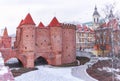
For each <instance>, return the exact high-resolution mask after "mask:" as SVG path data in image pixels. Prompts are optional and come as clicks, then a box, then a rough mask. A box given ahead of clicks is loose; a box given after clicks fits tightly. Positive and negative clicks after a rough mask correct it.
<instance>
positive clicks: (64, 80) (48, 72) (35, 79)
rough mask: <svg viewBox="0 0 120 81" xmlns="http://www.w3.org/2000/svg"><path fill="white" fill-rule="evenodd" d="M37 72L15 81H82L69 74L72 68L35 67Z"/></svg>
mask: <svg viewBox="0 0 120 81" xmlns="http://www.w3.org/2000/svg"><path fill="white" fill-rule="evenodd" d="M37 67H38V70H36V71H31V72H28V73H25V74H22V75H21V76H18V77H16V78H15V80H16V81H84V80H81V79H78V78H76V77H74V76H72V74H71V69H72V68H58V67H49V66H37Z"/></svg>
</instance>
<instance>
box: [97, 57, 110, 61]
mask: <svg viewBox="0 0 120 81" xmlns="http://www.w3.org/2000/svg"><path fill="white" fill-rule="evenodd" d="M99 60H111V58H109V57H99Z"/></svg>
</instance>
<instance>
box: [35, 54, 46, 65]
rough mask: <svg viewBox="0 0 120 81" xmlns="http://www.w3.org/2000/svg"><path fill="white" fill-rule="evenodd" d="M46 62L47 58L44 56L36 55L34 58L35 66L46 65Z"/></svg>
mask: <svg viewBox="0 0 120 81" xmlns="http://www.w3.org/2000/svg"><path fill="white" fill-rule="evenodd" d="M46 64H48V62H47V60H46V59H45V58H44V57H41V56H40V57H38V58H37V59H35V66H36V65H46Z"/></svg>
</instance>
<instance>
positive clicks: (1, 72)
mask: <svg viewBox="0 0 120 81" xmlns="http://www.w3.org/2000/svg"><path fill="white" fill-rule="evenodd" d="M5 73H8V68H6V67H4V66H2V67H1V68H0V75H4V74H5Z"/></svg>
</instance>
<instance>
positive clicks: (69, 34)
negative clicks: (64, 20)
mask: <svg viewBox="0 0 120 81" xmlns="http://www.w3.org/2000/svg"><path fill="white" fill-rule="evenodd" d="M62 27H63V38H62V40H63V54H62V63H63V64H66V63H72V62H74V61H75V60H76V35H75V33H76V32H75V30H76V26H75V25H72V24H62Z"/></svg>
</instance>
